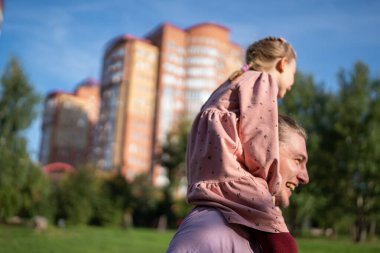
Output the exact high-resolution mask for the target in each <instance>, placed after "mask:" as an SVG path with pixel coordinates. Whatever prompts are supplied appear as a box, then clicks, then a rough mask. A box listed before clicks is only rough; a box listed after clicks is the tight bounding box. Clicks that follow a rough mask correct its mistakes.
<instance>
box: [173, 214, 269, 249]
mask: <svg viewBox="0 0 380 253" xmlns="http://www.w3.org/2000/svg"><path fill="white" fill-rule="evenodd" d="M248 238H249V236H248V234H247V233H246V232H245V230H243V229H242V227H241V226H240V225H237V224H230V223H228V222H227V221H226V220H225V219H224V217H223V215H222V214H221V213H220V212H219V211H218V210H217V209H216V208H213V207H196V208H194V209H193V211H191V213H190V214H188V215H187V216H186V218H185V219H184V221H183V222H182V224H181V226H180V227H179V228H178V230H177V232H176V234H175V235H174V237H173V239H172V241H171V243H170V245H169V248H168V250H167V251H166V252H167V253H190V252H191V253H223V252H226V253H227V252H228V253H233V252H236V253H260V252H262V251H261V247H260V246H259V245H258V243H257V242H255V241H251V243H250V242H249V239H248Z"/></svg>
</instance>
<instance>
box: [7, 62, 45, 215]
mask: <svg viewBox="0 0 380 253" xmlns="http://www.w3.org/2000/svg"><path fill="white" fill-rule="evenodd" d="M39 101H40V97H39V96H38V95H37V93H36V92H35V91H34V89H33V86H32V85H31V84H30V83H29V81H28V78H27V76H26V74H25V73H24V70H23V69H22V67H21V65H20V64H19V62H18V61H17V59H16V58H11V59H10V60H9V63H8V64H7V66H6V68H5V71H4V73H3V74H2V76H1V86H0V164H1V167H0V206H1V209H0V219H2V220H4V219H6V218H7V217H9V216H12V215H18V214H22V215H26V216H30V215H32V214H33V213H34V211H31V210H32V209H33V208H35V207H36V205H37V202H39V203H40V204H41V203H42V202H41V201H42V198H43V197H44V196H46V194H47V192H46V191H45V190H46V189H47V188H48V186H49V185H48V184H47V181H45V180H44V178H43V175H42V174H41V173H40V172H39V171H37V170H38V169H40V168H37V167H36V165H34V164H33V162H32V161H31V160H30V158H29V155H28V152H27V146H26V144H27V143H26V139H25V137H24V136H23V131H24V130H25V129H27V128H28V127H29V126H30V124H31V123H32V121H33V119H34V118H35V116H36V115H37V108H36V107H37V105H38V102H39ZM26 209H28V210H29V211H28V212H26ZM37 209H38V208H37Z"/></svg>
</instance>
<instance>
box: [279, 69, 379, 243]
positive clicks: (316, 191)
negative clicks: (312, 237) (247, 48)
mask: <svg viewBox="0 0 380 253" xmlns="http://www.w3.org/2000/svg"><path fill="white" fill-rule="evenodd" d="M338 80H339V84H340V86H339V90H338V91H337V92H336V93H332V92H330V93H328V92H325V91H323V90H321V89H320V88H319V87H318V86H317V85H315V83H314V82H313V81H312V78H311V77H310V76H309V77H307V76H302V75H298V77H297V79H296V85H295V88H294V90H292V92H291V93H290V94H289V95H288V96H287V97H286V99H285V100H284V103H283V104H282V108H281V109H282V111H283V112H285V113H286V114H292V115H294V116H295V118H296V119H297V120H298V121H299V122H300V123H301V125H303V126H304V127H305V128H306V129H307V132H308V134H309V140H308V153H309V163H308V168H309V174H310V184H309V185H308V186H306V187H304V189H302V193H300V194H299V195H298V196H296V198H295V203H296V205H294V206H293V207H291V208H290V210H289V211H288V215H289V216H290V217H291V218H292V220H293V221H296V223H297V222H300V221H302V220H305V219H310V220H312V221H313V222H314V223H316V225H318V226H320V227H323V228H328V227H332V228H334V229H335V230H338V229H340V228H342V227H343V230H345V231H350V229H351V228H352V230H351V231H352V232H353V238H354V240H355V241H361V240H363V239H364V238H365V235H366V233H367V232H368V231H369V227H370V224H376V223H374V221H376V220H378V219H379V215H378V213H379V203H378V202H379V201H378V200H377V196H379V194H380V187H379V186H378V185H379V184H380V173H379V168H378V164H379V157H380V153H379V152H380V142H379V138H380V132H379V131H380V128H379V124H380V117H379V115H380V112H379V111H380V100H379V89H380V88H379V83H380V82H379V80H371V78H370V75H369V69H368V67H367V66H366V65H365V64H364V63H362V62H357V63H356V64H355V65H354V68H353V70H352V72H349V73H347V72H346V71H344V70H341V71H340V72H339V74H338ZM306 210H308V211H306ZM293 225H294V224H293ZM295 225H299V224H295Z"/></svg>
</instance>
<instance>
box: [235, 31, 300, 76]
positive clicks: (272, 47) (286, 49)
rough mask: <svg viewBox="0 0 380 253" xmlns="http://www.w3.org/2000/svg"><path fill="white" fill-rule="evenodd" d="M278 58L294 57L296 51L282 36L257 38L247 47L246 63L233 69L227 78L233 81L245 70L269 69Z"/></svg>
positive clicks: (290, 58) (289, 58)
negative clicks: (235, 69)
mask: <svg viewBox="0 0 380 253" xmlns="http://www.w3.org/2000/svg"><path fill="white" fill-rule="evenodd" d="M278 58H287V59H288V60H292V59H296V52H295V51H294V49H293V47H292V46H291V45H290V44H289V43H288V42H287V41H286V40H285V39H283V38H277V37H266V38H264V39H261V40H258V41H256V42H254V43H253V44H251V45H250V46H249V47H248V48H247V51H246V53H245V61H246V65H245V66H244V67H243V68H242V69H241V70H238V71H235V72H234V73H233V74H232V75H231V76H230V77H229V79H230V80H231V81H233V80H234V79H236V78H237V77H238V76H240V75H241V74H243V73H244V72H245V71H247V70H256V71H266V70H269V69H270V68H272V67H273V64H274V63H275V60H276V59H278Z"/></svg>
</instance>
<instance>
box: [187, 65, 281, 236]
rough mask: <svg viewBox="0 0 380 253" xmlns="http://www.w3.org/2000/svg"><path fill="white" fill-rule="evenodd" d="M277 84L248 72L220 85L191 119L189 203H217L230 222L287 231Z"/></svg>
mask: <svg viewBox="0 0 380 253" xmlns="http://www.w3.org/2000/svg"><path fill="white" fill-rule="evenodd" d="M277 92H278V87H277V84H276V83H275V82H274V81H273V80H272V78H271V76H270V75H269V74H267V73H263V72H256V71H247V72H245V73H244V74H242V75H241V76H239V77H238V78H237V79H236V80H235V81H233V82H230V81H227V82H225V83H224V84H222V85H221V86H220V87H219V88H218V89H216V90H215V91H214V93H213V94H212V95H211V96H210V98H209V99H208V101H207V102H206V103H205V104H204V105H203V107H202V109H201V111H200V113H199V114H198V116H197V117H196V118H195V120H194V123H193V126H192V130H191V133H190V136H189V140H188V147H187V179H188V184H189V186H188V194H187V198H188V201H189V203H191V204H194V205H205V206H212V207H216V208H217V209H218V210H219V211H220V212H221V213H222V215H223V216H224V218H225V219H226V220H227V221H228V222H229V223H236V224H241V225H245V226H248V227H251V228H254V229H257V230H260V231H265V232H270V233H279V232H288V229H287V226H286V224H285V221H284V219H283V216H282V212H281V210H280V209H279V208H278V207H276V206H275V205H274V203H273V196H274V195H275V194H276V193H277V192H278V191H279V187H280V184H281V176H280V173H279V167H278V157H279V141H278V125H277V124H278V112H277Z"/></svg>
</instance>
